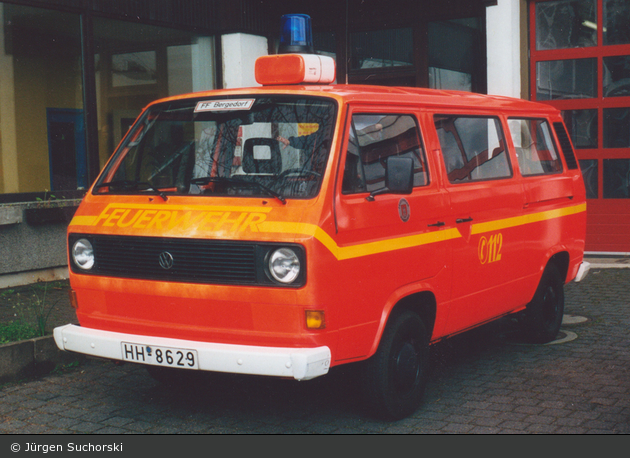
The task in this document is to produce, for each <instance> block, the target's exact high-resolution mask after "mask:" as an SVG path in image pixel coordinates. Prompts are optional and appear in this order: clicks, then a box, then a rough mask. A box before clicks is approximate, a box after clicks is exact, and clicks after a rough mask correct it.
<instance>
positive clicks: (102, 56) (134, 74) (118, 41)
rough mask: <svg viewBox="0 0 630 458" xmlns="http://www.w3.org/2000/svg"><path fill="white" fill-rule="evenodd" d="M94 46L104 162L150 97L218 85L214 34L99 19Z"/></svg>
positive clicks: (157, 97) (101, 148) (99, 127)
mask: <svg viewBox="0 0 630 458" xmlns="http://www.w3.org/2000/svg"><path fill="white" fill-rule="evenodd" d="M94 50H95V55H94V62H95V69H96V74H95V78H96V87H97V101H98V131H99V135H98V139H99V142H98V143H99V156H100V161H101V166H102V165H103V164H104V163H105V161H107V159H108V158H109V156H110V155H111V153H112V152H113V150H114V148H115V147H116V145H117V144H118V142H119V141H120V140H121V138H122V136H123V135H124V134H125V133H126V131H127V129H128V128H129V126H130V125H131V123H132V122H133V120H134V119H135V118H136V116H138V114H140V111H141V110H142V108H144V107H145V106H146V105H147V104H148V103H149V102H151V101H153V100H156V99H159V98H162V97H167V96H172V95H177V94H183V93H187V92H193V91H201V90H210V89H214V88H215V83H214V72H215V68H214V42H213V39H212V37H205V36H199V35H197V34H195V33H191V32H189V31H184V30H177V29H167V28H165V27H157V26H153V25H147V24H138V23H132V22H125V21H116V20H111V19H107V18H95V19H94Z"/></svg>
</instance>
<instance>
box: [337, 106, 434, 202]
mask: <svg viewBox="0 0 630 458" xmlns="http://www.w3.org/2000/svg"><path fill="white" fill-rule="evenodd" d="M389 156H400V157H411V158H412V159H413V163H414V186H425V185H427V184H428V183H429V174H428V170H427V164H426V156H425V154H424V148H423V147H422V142H421V140H420V132H419V130H418V126H417V124H416V121H415V118H414V117H413V116H411V115H397V114H396V115H395V114H386V115H385V114H355V115H353V116H352V125H351V126H350V135H349V141H348V153H347V154H346V164H345V169H344V175H343V182H342V192H343V193H344V194H354V193H360V192H372V191H374V190H377V189H381V188H383V187H384V186H385V167H386V163H387V158H388V157H389Z"/></svg>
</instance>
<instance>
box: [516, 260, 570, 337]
mask: <svg viewBox="0 0 630 458" xmlns="http://www.w3.org/2000/svg"><path fill="white" fill-rule="evenodd" d="M563 314H564V282H563V280H562V276H561V275H560V272H559V271H558V268H557V267H556V266H554V265H553V264H550V265H549V266H547V268H546V269H545V272H544V273H543V276H542V278H541V279H540V283H539V285H538V288H537V289H536V294H535V295H534V298H533V299H532V301H531V302H530V303H529V304H528V305H527V310H526V312H525V334H526V338H527V339H528V340H529V341H530V342H532V343H547V342H551V341H552V340H554V339H555V338H556V336H557V335H558V332H559V331H560V326H561V325H562V316H563Z"/></svg>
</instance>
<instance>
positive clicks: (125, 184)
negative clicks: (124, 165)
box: [94, 180, 168, 202]
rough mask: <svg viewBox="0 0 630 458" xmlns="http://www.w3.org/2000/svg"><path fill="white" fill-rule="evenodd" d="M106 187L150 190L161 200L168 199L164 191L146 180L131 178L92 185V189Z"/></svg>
mask: <svg viewBox="0 0 630 458" xmlns="http://www.w3.org/2000/svg"><path fill="white" fill-rule="evenodd" d="M107 187H109V188H121V189H122V190H138V191H151V192H153V193H155V195H158V196H160V197H161V198H162V200H164V202H166V201H167V200H168V197H167V196H166V193H165V192H163V191H160V190H159V189H156V188H154V187H153V185H152V184H151V183H149V182H146V181H132V180H114V181H107V182H105V183H101V184H98V185H96V186H94V190H97V189H101V188H107ZM140 187H142V188H143V189H140Z"/></svg>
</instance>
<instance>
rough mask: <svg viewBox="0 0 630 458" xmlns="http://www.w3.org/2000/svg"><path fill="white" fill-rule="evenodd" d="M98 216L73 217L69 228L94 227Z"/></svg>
mask: <svg viewBox="0 0 630 458" xmlns="http://www.w3.org/2000/svg"><path fill="white" fill-rule="evenodd" d="M97 218H98V216H74V217H73V218H72V221H70V226H94V223H95V222H96V219H97Z"/></svg>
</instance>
